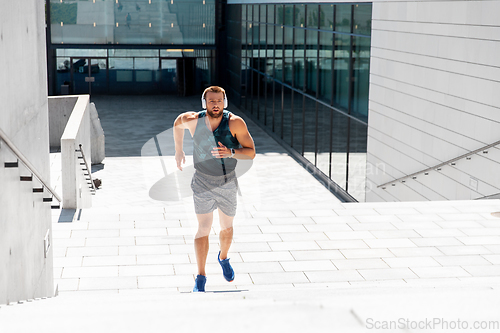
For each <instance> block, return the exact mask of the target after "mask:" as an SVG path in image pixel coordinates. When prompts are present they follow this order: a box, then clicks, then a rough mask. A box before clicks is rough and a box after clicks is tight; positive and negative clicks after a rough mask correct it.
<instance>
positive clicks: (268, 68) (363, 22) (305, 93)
mask: <svg viewBox="0 0 500 333" xmlns="http://www.w3.org/2000/svg"><path fill="white" fill-rule="evenodd" d="M371 11H372V6H371V4H370V3H363V4H333V3H332V4H328V3H322V4H321V5H319V4H312V3H311V4H279V5H276V4H265V5H264V4H248V5H247V4H244V5H228V7H227V13H228V15H227V17H228V23H227V24H228V31H227V34H228V36H227V39H228V45H229V47H228V61H229V66H228V68H227V77H228V90H229V93H230V94H231V99H232V101H233V102H236V103H240V106H241V107H242V108H243V109H245V110H246V111H247V112H248V113H250V114H251V115H252V116H254V118H256V119H257V120H258V121H259V122H261V123H262V124H263V125H264V126H265V127H267V128H268V129H269V130H270V131H272V132H274V133H275V134H276V135H277V136H278V137H279V138H281V139H282V140H283V141H284V143H285V144H286V145H288V146H290V147H291V148H293V149H294V150H296V151H297V152H298V153H299V154H300V155H302V156H303V157H304V158H305V159H306V160H307V161H309V162H310V163H311V164H312V165H314V166H315V167H316V169H315V172H319V173H322V174H323V176H326V177H328V178H329V179H331V180H333V181H334V182H335V183H336V184H337V185H339V186H340V187H341V188H342V189H343V190H345V191H346V192H347V193H349V194H350V195H351V196H352V197H354V198H355V199H356V200H358V201H364V196H365V195H364V191H365V177H366V142H367V122H368V87H369V73H370V67H369V66H370V42H371Z"/></svg>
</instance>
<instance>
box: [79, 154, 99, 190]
mask: <svg viewBox="0 0 500 333" xmlns="http://www.w3.org/2000/svg"><path fill="white" fill-rule="evenodd" d="M79 147H80V150H77V151H79V152H80V153H81V154H82V157H83V162H84V163H85V167H86V168H87V170H88V172H89V177H90V183H91V185H92V189H93V190H94V191H95V185H94V181H93V180H92V172H91V170H90V168H89V165H88V164H87V159H86V158H85V154H84V153H83V148H82V144H80V145H79Z"/></svg>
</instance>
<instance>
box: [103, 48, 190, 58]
mask: <svg viewBox="0 0 500 333" xmlns="http://www.w3.org/2000/svg"><path fill="white" fill-rule="evenodd" d="M179 55H180V52H179ZM109 56H110V57H119V58H120V57H158V50H138V49H110V50H109Z"/></svg>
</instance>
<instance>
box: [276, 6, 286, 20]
mask: <svg viewBox="0 0 500 333" xmlns="http://www.w3.org/2000/svg"><path fill="white" fill-rule="evenodd" d="M284 20H285V6H284V5H276V21H275V23H276V24H283V22H284Z"/></svg>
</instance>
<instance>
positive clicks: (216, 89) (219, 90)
mask: <svg viewBox="0 0 500 333" xmlns="http://www.w3.org/2000/svg"><path fill="white" fill-rule="evenodd" d="M207 92H213V93H222V95H223V96H224V98H225V97H226V91H225V90H224V88H221V87H219V86H210V87H208V88H207V89H205V91H203V98H205V96H206V94H207Z"/></svg>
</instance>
